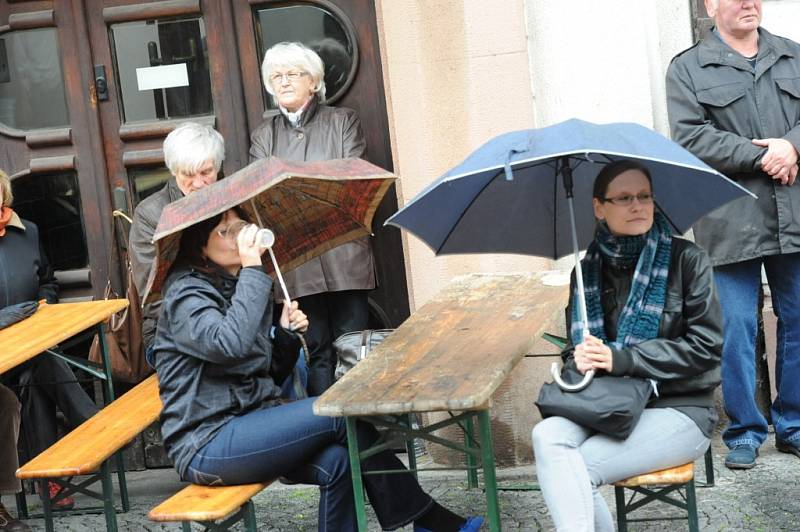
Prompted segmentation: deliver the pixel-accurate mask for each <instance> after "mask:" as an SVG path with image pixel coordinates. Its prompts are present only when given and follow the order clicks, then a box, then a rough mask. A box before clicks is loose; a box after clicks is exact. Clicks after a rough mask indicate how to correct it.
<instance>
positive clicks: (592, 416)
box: [536, 366, 653, 439]
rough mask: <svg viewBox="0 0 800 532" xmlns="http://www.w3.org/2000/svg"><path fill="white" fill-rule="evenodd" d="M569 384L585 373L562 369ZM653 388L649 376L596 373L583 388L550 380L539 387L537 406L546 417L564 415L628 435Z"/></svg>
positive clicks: (614, 433)
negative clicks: (569, 387) (569, 388)
mask: <svg viewBox="0 0 800 532" xmlns="http://www.w3.org/2000/svg"><path fill="white" fill-rule="evenodd" d="M561 378H562V379H563V380H564V381H565V382H566V383H567V384H576V383H578V382H580V381H581V380H582V379H583V375H581V374H580V372H578V370H576V369H575V368H574V367H573V366H566V367H565V368H564V369H562V371H561ZM652 392H653V385H652V383H651V382H650V381H649V380H648V379H640V378H638V377H617V376H614V375H607V374H598V375H595V377H594V379H592V381H591V383H589V385H588V386H587V387H586V388H584V389H582V390H580V391H566V390H562V389H561V387H560V386H559V385H558V384H556V383H555V382H547V383H545V384H543V385H542V389H541V390H540V391H539V399H538V400H537V401H536V406H537V407H538V408H539V412H540V413H541V414H542V417H543V418H547V417H550V416H560V417H565V418H567V419H569V420H571V421H574V422H575V423H577V424H579V425H582V426H584V427H587V428H590V429H592V430H595V431H597V432H601V433H603V434H607V435H608V436H612V437H614V438H619V439H625V438H627V437H628V436H630V434H631V432H633V428H634V427H635V426H636V423H638V422H639V418H640V417H641V416H642V412H643V411H644V408H645V406H647V402H648V400H649V399H650V394H651V393H652Z"/></svg>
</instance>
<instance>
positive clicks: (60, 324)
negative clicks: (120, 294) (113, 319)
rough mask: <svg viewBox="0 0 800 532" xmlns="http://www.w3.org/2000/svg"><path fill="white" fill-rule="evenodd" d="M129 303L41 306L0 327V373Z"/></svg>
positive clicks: (103, 319) (110, 301) (120, 301)
mask: <svg viewBox="0 0 800 532" xmlns="http://www.w3.org/2000/svg"><path fill="white" fill-rule="evenodd" d="M127 306H128V300H127V299H106V300H103V301H87V302H81V303H58V304H55V305H48V304H47V303H43V304H41V305H39V308H38V309H37V310H36V312H35V313H34V314H33V315H32V316H30V317H28V318H26V319H24V320H22V321H20V322H17V323H15V324H14V325H11V326H10V327H6V328H5V329H2V330H0V373H4V372H6V371H8V370H10V369H12V368H15V367H16V366H19V365H20V364H22V363H23V362H26V361H28V360H30V359H31V358H33V357H35V356H36V355H38V354H39V353H43V352H44V351H47V350H48V349H50V348H52V347H54V346H56V345H58V344H59V343H61V342H63V341H65V340H68V339H69V338H72V337H73V336H75V335H76V334H78V333H79V332H82V331H84V330H86V329H88V328H90V327H94V326H96V325H97V324H99V323H102V322H104V321H105V320H107V319H108V318H109V317H110V316H111V315H112V314H114V313H115V312H119V311H120V310H122V309H124V308H125V307H127Z"/></svg>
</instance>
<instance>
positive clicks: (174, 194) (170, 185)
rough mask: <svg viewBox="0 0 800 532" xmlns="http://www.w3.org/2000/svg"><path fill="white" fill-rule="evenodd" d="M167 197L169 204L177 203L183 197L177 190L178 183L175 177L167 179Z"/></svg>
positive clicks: (179, 190)
mask: <svg viewBox="0 0 800 532" xmlns="http://www.w3.org/2000/svg"><path fill="white" fill-rule="evenodd" d="M166 190H167V197H168V198H169V203H172V202H173V201H178V200H179V199H181V198H182V197H183V192H181V189H180V188H178V181H177V180H176V179H175V176H172V177H170V178H169V181H167V188H166Z"/></svg>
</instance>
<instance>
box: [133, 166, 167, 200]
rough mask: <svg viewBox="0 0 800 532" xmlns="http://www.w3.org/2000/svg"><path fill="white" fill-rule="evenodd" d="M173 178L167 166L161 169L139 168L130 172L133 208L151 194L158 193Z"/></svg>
mask: <svg viewBox="0 0 800 532" xmlns="http://www.w3.org/2000/svg"><path fill="white" fill-rule="evenodd" d="M170 177H172V174H170V173H169V170H168V169H167V167H166V166H164V167H161V168H137V169H132V170H128V179H130V182H131V183H132V184H133V188H132V190H133V198H132V199H133V202H132V203H133V208H134V209H135V208H136V206H137V205H138V204H139V202H140V201H142V200H143V199H145V198H146V197H147V196H149V195H150V194H153V193H154V192H158V191H159V190H161V189H162V188H163V187H164V183H166V182H167V180H168V179H169V178H170Z"/></svg>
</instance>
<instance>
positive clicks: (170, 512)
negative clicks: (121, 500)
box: [148, 481, 272, 522]
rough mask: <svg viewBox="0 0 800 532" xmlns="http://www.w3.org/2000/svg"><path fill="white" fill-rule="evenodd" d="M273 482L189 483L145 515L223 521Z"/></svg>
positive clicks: (162, 517) (176, 519) (156, 518)
mask: <svg viewBox="0 0 800 532" xmlns="http://www.w3.org/2000/svg"><path fill="white" fill-rule="evenodd" d="M270 484H272V481H268V482H259V483H256V484H243V485H241V486H199V485H197V484H190V485H189V486H187V487H185V488H183V489H182V490H181V491H179V492H178V493H176V494H175V495H173V496H172V497H170V498H169V499H167V500H166V501H164V502H162V503H161V504H159V505H158V506H156V507H155V508H153V509H152V510H150V513H149V514H148V517H150V519H152V520H153V521H170V522H174V521H216V520H219V519H224V518H225V517H227V516H229V515H230V514H232V513H233V512H235V511H236V510H238V509H239V508H240V507H241V506H242V505H243V504H244V503H246V502H247V501H249V500H250V499H252V498H253V497H254V496H255V495H257V494H258V493H259V492H261V490H263V489H264V488H266V487H267V486H269V485H270Z"/></svg>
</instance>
